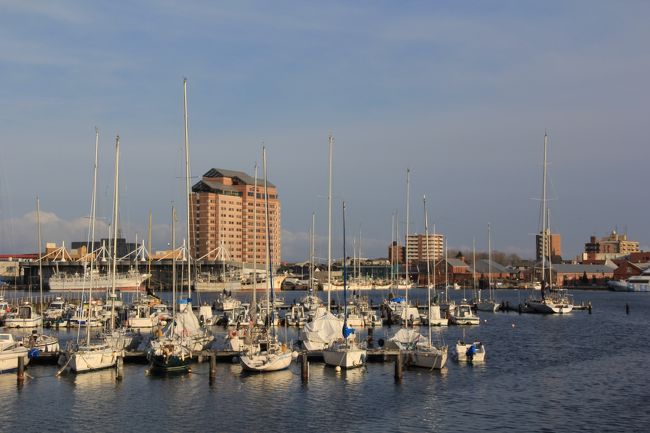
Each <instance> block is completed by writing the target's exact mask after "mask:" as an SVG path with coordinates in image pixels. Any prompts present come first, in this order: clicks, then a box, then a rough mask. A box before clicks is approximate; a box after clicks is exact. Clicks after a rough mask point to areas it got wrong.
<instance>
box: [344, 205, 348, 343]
mask: <svg viewBox="0 0 650 433" xmlns="http://www.w3.org/2000/svg"><path fill="white" fill-rule="evenodd" d="M345 254H346V251H345V202H343V332H344V334H343V337H344V338H345V340H346V344H347V337H346V335H345V328H347V326H348V261H347V257H346V256H345Z"/></svg>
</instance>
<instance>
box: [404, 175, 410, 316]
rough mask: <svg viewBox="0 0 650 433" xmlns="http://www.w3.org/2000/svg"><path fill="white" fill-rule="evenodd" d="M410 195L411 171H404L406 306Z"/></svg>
mask: <svg viewBox="0 0 650 433" xmlns="http://www.w3.org/2000/svg"><path fill="white" fill-rule="evenodd" d="M410 193H411V170H410V169H408V168H407V169H406V237H405V238H404V239H405V240H406V250H405V252H406V258H405V266H406V270H405V272H406V290H405V293H406V296H405V298H406V305H408V303H409V284H410V282H411V280H410V278H409V277H410V276H409V207H410V206H409V204H410Z"/></svg>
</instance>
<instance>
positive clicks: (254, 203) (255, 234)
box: [251, 162, 257, 326]
mask: <svg viewBox="0 0 650 433" xmlns="http://www.w3.org/2000/svg"><path fill="white" fill-rule="evenodd" d="M253 188H254V191H255V192H254V193H253V301H252V302H251V310H253V314H252V315H251V318H252V320H253V326H257V162H255V185H254V187H253Z"/></svg>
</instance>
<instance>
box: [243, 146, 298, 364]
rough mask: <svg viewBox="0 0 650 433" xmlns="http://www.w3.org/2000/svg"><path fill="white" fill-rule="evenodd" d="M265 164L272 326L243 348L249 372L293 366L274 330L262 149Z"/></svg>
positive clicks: (270, 273)
mask: <svg viewBox="0 0 650 433" xmlns="http://www.w3.org/2000/svg"><path fill="white" fill-rule="evenodd" d="M262 160H263V161H262V162H263V169H264V206H265V222H266V260H267V264H268V266H267V272H268V275H267V278H266V279H267V281H268V287H269V292H270V293H269V300H270V302H268V303H267V308H269V309H270V311H269V312H268V313H267V317H270V321H269V325H268V328H267V330H266V331H262V332H261V333H260V334H259V335H257V336H251V344H247V345H245V346H244V351H243V352H242V353H241V354H240V356H239V363H240V364H241V366H242V368H243V369H244V370H247V371H255V372H260V373H261V372H270V371H279V370H284V369H287V368H289V365H291V360H292V356H291V350H289V348H288V347H287V345H286V344H284V343H283V344H280V343H279V341H278V336H277V334H276V330H275V323H276V322H275V305H274V301H275V292H274V290H273V264H272V260H271V257H272V254H271V227H270V225H269V193H268V177H267V171H266V148H265V147H263V148H262Z"/></svg>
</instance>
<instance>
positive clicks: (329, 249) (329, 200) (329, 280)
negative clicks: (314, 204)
mask: <svg viewBox="0 0 650 433" xmlns="http://www.w3.org/2000/svg"><path fill="white" fill-rule="evenodd" d="M333 144H334V137H332V134H330V138H329V181H328V187H327V312H329V311H330V304H331V300H332V299H331V298H332V294H331V293H330V291H331V290H332V145H333ZM343 259H344V260H345V257H343Z"/></svg>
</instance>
